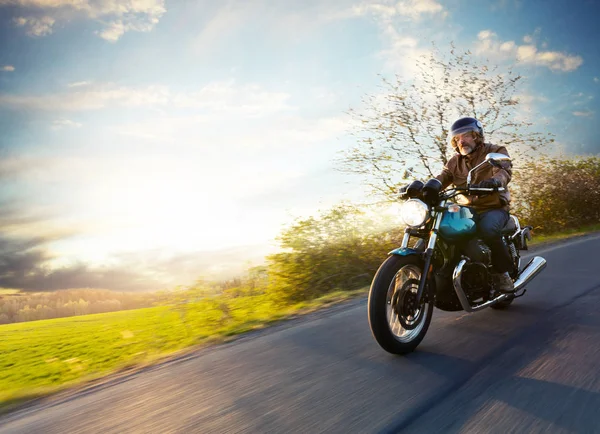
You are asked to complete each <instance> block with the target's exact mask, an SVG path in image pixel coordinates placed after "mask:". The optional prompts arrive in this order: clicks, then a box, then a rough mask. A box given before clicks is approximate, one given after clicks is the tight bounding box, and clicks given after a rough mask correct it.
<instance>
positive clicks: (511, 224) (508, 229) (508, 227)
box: [502, 216, 518, 235]
mask: <svg viewBox="0 0 600 434" xmlns="http://www.w3.org/2000/svg"><path fill="white" fill-rule="evenodd" d="M517 229H518V228H517V224H516V223H515V219H514V218H513V216H510V218H509V219H508V222H506V224H505V225H504V227H503V228H502V235H512V234H514V233H515V232H516V231H517Z"/></svg>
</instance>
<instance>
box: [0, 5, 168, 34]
mask: <svg viewBox="0 0 600 434" xmlns="http://www.w3.org/2000/svg"><path fill="white" fill-rule="evenodd" d="M9 5H16V6H20V7H22V8H27V9H30V10H32V12H34V11H36V10H41V11H43V13H44V16H43V17H41V18H38V17H35V16H29V17H19V18H16V19H15V23H16V24H17V25H18V26H27V28H28V34H29V35H31V36H46V35H49V34H51V33H52V26H53V25H54V24H55V23H56V22H57V21H60V22H69V21H71V20H73V19H76V18H79V17H85V18H88V19H92V20H95V21H97V22H98V23H100V24H101V25H102V26H103V27H104V28H103V29H102V30H101V31H99V32H96V33H97V34H98V35H99V36H100V37H102V38H104V39H106V40H108V41H111V42H114V41H116V40H118V39H119V38H120V37H121V36H122V35H123V34H124V33H125V32H128V31H138V32H148V31H151V30H152V29H153V28H154V26H155V25H156V24H157V23H158V21H159V20H160V18H161V17H162V16H163V15H164V14H165V12H166V8H165V0H123V1H117V0H0V6H9Z"/></svg>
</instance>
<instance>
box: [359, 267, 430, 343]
mask: <svg viewBox="0 0 600 434" xmlns="http://www.w3.org/2000/svg"><path fill="white" fill-rule="evenodd" d="M422 272H423V261H422V260H421V259H420V258H419V257H417V256H396V255H393V256H390V257H388V258H387V259H386V260H385V261H384V262H383V264H381V266H380V267H379V270H377V273H376V274H375V278H374V279H373V282H372V284H371V289H370V291H369V303H368V312H369V326H370V327H371V333H372V334H373V337H374V338H375V340H376V341H377V343H378V344H379V345H380V346H381V347H382V348H383V349H384V350H385V351H387V352H389V353H392V354H407V353H410V352H412V351H414V350H415V348H417V346H418V345H419V344H420V343H421V341H422V340H423V338H424V337H425V334H426V333H427V329H429V324H430V323H431V317H432V315H433V300H429V297H428V295H427V294H423V297H422V298H423V299H422V300H421V303H420V306H418V307H417V306H415V305H414V298H415V295H416V291H417V287H418V281H419V280H420V278H421V275H422Z"/></svg>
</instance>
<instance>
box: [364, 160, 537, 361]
mask: <svg viewBox="0 0 600 434" xmlns="http://www.w3.org/2000/svg"><path fill="white" fill-rule="evenodd" d="M503 161H510V158H509V157H508V156H507V155H504V154H499V153H490V154H487V155H486V157H485V160H484V161H483V162H482V163H481V164H479V165H477V166H476V167H474V168H473V169H471V170H470V171H469V173H468V176H467V185H466V187H456V188H451V189H446V190H445V191H439V190H440V189H439V187H438V189H437V190H436V189H435V188H433V187H434V183H433V184H432V183H431V181H430V182H428V183H426V184H423V183H422V182H420V181H413V183H411V184H410V185H409V186H408V188H406V190H405V191H404V192H402V193H401V195H400V198H401V199H404V200H405V202H404V203H403V204H402V206H401V210H400V213H401V217H402V219H403V220H404V223H405V224H406V226H407V227H406V229H405V231H404V236H403V239H402V245H401V246H400V247H399V248H397V249H395V250H393V251H391V252H389V254H388V255H389V256H388V258H387V259H386V260H385V261H384V262H383V263H382V264H381V266H380V267H379V269H378V270H377V273H376V274H375V276H374V278H373V281H372V283H371V287H370V290H369V297H368V317H369V326H370V328H371V332H372V334H373V336H374V338H375V340H376V341H377V342H378V343H379V345H380V346H381V347H382V348H383V349H384V350H386V351H388V352H390V353H393V354H407V353H410V352H412V351H414V350H415V348H417V346H418V345H419V344H420V343H421V341H422V340H423V338H424V337H425V334H426V333H427V330H428V328H429V324H430V323H431V318H432V315H433V307H434V306H435V307H437V308H438V309H440V310H444V311H450V312H456V311H466V312H477V311H480V310H483V309H485V308H488V307H490V308H492V309H506V308H508V306H509V305H510V304H511V303H512V302H513V301H514V300H515V299H516V298H518V297H521V296H523V295H524V294H525V292H526V289H525V286H526V285H527V284H528V283H529V282H531V280H532V279H533V278H534V277H536V276H537V275H538V274H539V273H540V272H541V271H542V270H543V269H544V268H545V267H546V260H545V259H544V258H542V257H540V256H535V257H534V258H533V259H531V260H530V261H529V263H528V264H527V265H525V266H524V267H523V268H521V258H520V254H519V251H522V250H527V248H528V247H527V242H528V241H531V230H532V227H531V226H525V227H521V226H520V224H519V220H518V218H517V217H516V216H514V215H510V218H509V220H508V223H507V224H506V225H505V227H504V228H503V230H502V239H503V242H504V243H505V244H506V245H507V247H508V250H509V252H510V254H511V257H512V260H513V263H514V267H513V271H512V272H510V276H511V279H512V280H513V283H514V289H515V290H514V292H510V293H508V292H501V291H500V290H499V289H496V288H495V287H494V282H493V279H492V278H491V274H492V262H491V260H492V255H491V251H490V249H489V247H488V246H486V244H485V243H484V242H483V240H481V239H480V238H478V236H477V213H476V212H475V210H473V209H472V208H470V207H468V206H463V205H459V204H457V203H455V201H453V200H452V199H454V198H456V197H457V196H459V195H462V194H467V195H484V194H490V193H493V192H496V191H504V188H503V187H495V188H480V187H475V186H472V185H471V179H472V174H473V173H474V172H475V171H476V170H478V169H479V168H480V167H482V166H483V165H485V164H491V165H493V166H496V167H499V166H500V163H501V162H503ZM436 182H437V181H436ZM428 184H430V185H428ZM438 186H441V185H440V184H439V182H438ZM409 246H410V247H409Z"/></svg>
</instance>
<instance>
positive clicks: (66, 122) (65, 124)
mask: <svg viewBox="0 0 600 434" xmlns="http://www.w3.org/2000/svg"><path fill="white" fill-rule="evenodd" d="M80 127H81V124H80V123H79V122H74V121H72V120H70V119H58V120H55V121H54V122H52V127H51V128H52V129H53V130H55V131H56V130H62V129H63V128H80Z"/></svg>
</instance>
